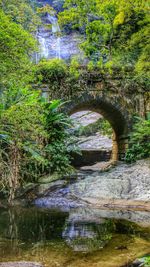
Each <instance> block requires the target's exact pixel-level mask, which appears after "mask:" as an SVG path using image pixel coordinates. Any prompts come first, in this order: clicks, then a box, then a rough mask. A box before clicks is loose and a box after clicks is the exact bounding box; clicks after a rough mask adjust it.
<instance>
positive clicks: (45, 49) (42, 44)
mask: <svg viewBox="0 0 150 267" xmlns="http://www.w3.org/2000/svg"><path fill="white" fill-rule="evenodd" d="M38 40H39V43H40V55H41V57H44V58H48V45H47V42H46V39H45V37H42V36H39V37H38Z"/></svg>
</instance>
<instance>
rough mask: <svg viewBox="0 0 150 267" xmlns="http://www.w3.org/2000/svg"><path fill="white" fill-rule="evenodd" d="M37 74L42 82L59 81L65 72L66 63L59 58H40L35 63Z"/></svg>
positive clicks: (64, 75)
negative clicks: (39, 60) (36, 63)
mask: <svg viewBox="0 0 150 267" xmlns="http://www.w3.org/2000/svg"><path fill="white" fill-rule="evenodd" d="M36 73H37V76H38V78H39V79H41V80H42V82H45V83H50V82H53V81H60V80H61V79H63V78H64V77H66V74H67V65H66V64H65V62H64V61H63V60H61V59H56V58H55V59H50V60H42V61H41V62H40V63H39V64H38V65H37V71H36Z"/></svg>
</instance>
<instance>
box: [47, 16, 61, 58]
mask: <svg viewBox="0 0 150 267" xmlns="http://www.w3.org/2000/svg"><path fill="white" fill-rule="evenodd" d="M47 18H48V20H49V22H50V23H51V24H52V33H53V36H54V48H55V51H56V58H59V59H60V58H61V37H60V34H61V30H60V27H59V23H58V19H57V17H55V16H54V15H50V14H48V15H47Z"/></svg>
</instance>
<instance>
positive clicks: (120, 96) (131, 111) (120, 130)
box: [41, 71, 150, 160]
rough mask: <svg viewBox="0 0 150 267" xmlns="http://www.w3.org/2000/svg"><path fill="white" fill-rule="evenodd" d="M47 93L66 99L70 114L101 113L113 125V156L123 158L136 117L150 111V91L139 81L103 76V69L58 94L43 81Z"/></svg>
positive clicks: (65, 108) (48, 95)
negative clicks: (129, 81)
mask: <svg viewBox="0 0 150 267" xmlns="http://www.w3.org/2000/svg"><path fill="white" fill-rule="evenodd" d="M41 88H42V92H43V95H44V96H46V97H49V98H50V99H56V98H61V99H63V100H64V101H66V100H67V101H66V104H65V106H64V110H63V111H65V112H66V113H68V114H69V115H72V114H73V113H76V112H78V111H84V110H91V111H95V112H98V113H100V114H101V115H103V116H104V118H105V119H107V120H108V121H109V122H110V124H111V126H112V128H113V132H114V134H113V151H112V159H113V160H118V159H123V158H124V154H125V151H126V149H127V147H128V143H129V136H130V133H131V130H132V125H133V116H134V115H136V116H139V117H142V118H145V117H146V116H147V114H148V113H149V112H150V92H149V91H148V90H146V89H143V88H138V87H137V85H135V84H132V85H131V84H130V86H126V84H124V79H122V77H121V76H120V74H119V73H117V72H116V74H115V75H113V77H112V75H108V74H107V75H105V76H104V75H101V74H100V73H99V71H97V72H94V73H93V72H91V73H90V74H88V75H87V73H86V74H85V76H84V77H83V75H82V77H81V79H79V80H78V86H77V87H75V88H76V89H74V88H69V89H68V90H66V91H65V90H64V88H60V90H58V92H57V93H56V91H55V90H51V86H48V84H42V87H41Z"/></svg>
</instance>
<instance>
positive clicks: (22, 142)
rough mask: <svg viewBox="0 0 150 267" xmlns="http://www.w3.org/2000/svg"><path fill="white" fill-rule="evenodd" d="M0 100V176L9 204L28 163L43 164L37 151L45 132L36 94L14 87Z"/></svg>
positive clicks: (39, 148)
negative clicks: (7, 192) (6, 191)
mask: <svg viewBox="0 0 150 267" xmlns="http://www.w3.org/2000/svg"><path fill="white" fill-rule="evenodd" d="M1 99H2V102H1V105H0V136H1V139H0V159H1V160H0V165H1V168H0V176H1V177H2V179H1V185H3V186H4V187H6V188H7V189H9V191H10V194H9V200H10V201H11V200H12V199H13V198H14V194H15V191H16V190H17V188H18V187H19V185H20V182H21V179H22V178H23V177H24V176H25V175H26V173H25V170H26V168H25V166H26V165H27V163H28V162H30V161H36V162H39V163H40V164H41V163H43V162H44V158H43V157H42V156H41V155H40V151H41V149H42V141H41V140H42V138H44V137H45V136H46V132H45V130H44V124H43V121H44V117H43V114H42V113H41V108H40V105H39V103H38V102H39V96H38V94H37V92H33V91H30V90H28V89H22V88H14V87H13V88H9V89H7V90H6V91H4V92H3V94H2V98H1Z"/></svg>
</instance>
